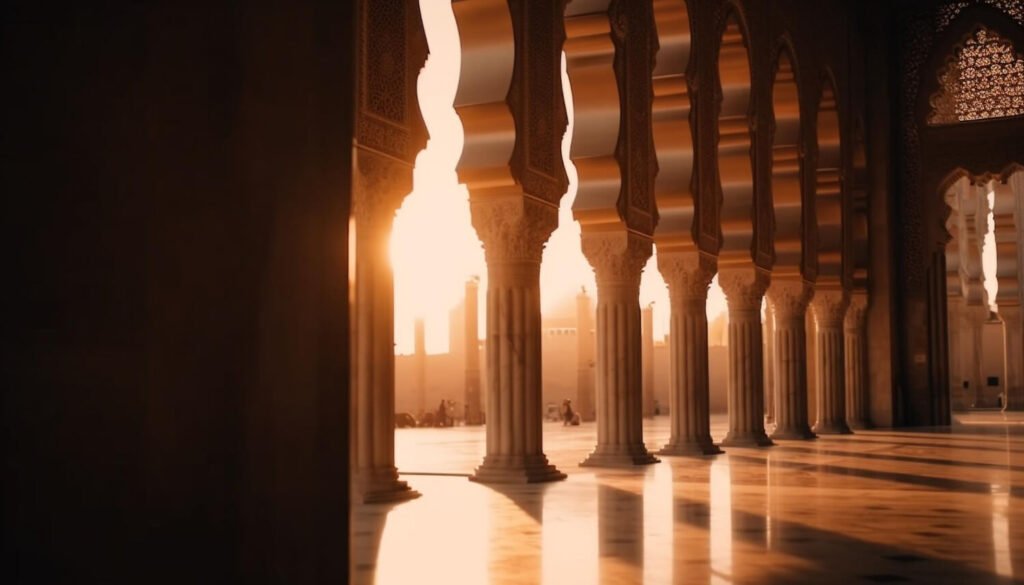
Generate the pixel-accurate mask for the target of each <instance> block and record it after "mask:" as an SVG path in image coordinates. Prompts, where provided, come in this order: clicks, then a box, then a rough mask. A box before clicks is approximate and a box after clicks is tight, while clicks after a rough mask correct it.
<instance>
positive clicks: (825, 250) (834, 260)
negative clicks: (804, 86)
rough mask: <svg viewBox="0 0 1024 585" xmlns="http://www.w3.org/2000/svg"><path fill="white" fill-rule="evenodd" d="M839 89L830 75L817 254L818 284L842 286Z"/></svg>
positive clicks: (820, 142) (821, 147)
mask: <svg viewBox="0 0 1024 585" xmlns="http://www.w3.org/2000/svg"><path fill="white" fill-rule="evenodd" d="M836 96H837V94H836V86H835V82H834V80H833V79H832V76H831V75H826V76H825V80H824V83H823V84H822V89H821V98H820V100H819V102H818V113H817V119H816V122H817V124H816V136H817V149H816V165H815V175H814V215H815V219H816V222H815V223H816V225H815V230H814V233H815V255H816V258H817V283H818V285H819V286H820V285H827V286H842V285H843V284H844V282H843V260H844V259H843V220H844V217H843V215H844V209H843V187H842V181H843V176H842V165H843V157H842V140H841V129H840V128H841V127H840V118H839V107H838V102H837V100H836Z"/></svg>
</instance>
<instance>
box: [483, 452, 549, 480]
mask: <svg viewBox="0 0 1024 585" xmlns="http://www.w3.org/2000/svg"><path fill="white" fill-rule="evenodd" d="M566 477H567V476H566V475H565V474H564V473H562V472H561V471H559V470H558V469H556V468H555V466H554V465H551V464H550V463H548V458H547V457H545V456H544V455H488V456H486V457H484V462H483V463H481V464H480V466H479V467H477V468H476V471H475V472H473V475H471V476H470V477H469V481H475V482H477V483H493V484H509V483H512V484H517V483H523V484H525V483H542V482H547V481H561V480H563V479H565V478H566Z"/></svg>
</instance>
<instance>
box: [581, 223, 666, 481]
mask: <svg viewBox="0 0 1024 585" xmlns="http://www.w3.org/2000/svg"><path fill="white" fill-rule="evenodd" d="M582 239H583V255H584V256H586V258H587V260H588V261H589V262H590V265H591V266H593V268H594V274H595V275H596V277H597V360H596V367H597V372H596V373H597V446H596V447H595V449H594V452H593V453H591V454H590V456H589V457H587V459H586V460H585V461H583V462H582V463H581V465H584V466H594V467H619V466H628V465H643V464H647V463H657V462H658V459H657V458H655V457H654V456H653V455H651V454H650V453H649V452H648V451H647V448H646V447H645V446H644V441H643V416H642V413H641V392H642V387H641V385H642V372H641V367H642V366H641V356H640V353H641V348H640V343H641V336H640V300H639V299H640V273H641V272H642V271H643V268H644V264H646V262H647V259H648V258H649V257H650V256H651V240H650V239H648V238H644V237H642V236H638V235H636V234H634V233H632V232H625V231H617V232H614V233H607V234H600V233H599V234H586V233H585V234H583V237H582Z"/></svg>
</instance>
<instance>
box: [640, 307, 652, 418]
mask: <svg viewBox="0 0 1024 585" xmlns="http://www.w3.org/2000/svg"><path fill="white" fill-rule="evenodd" d="M641 317H642V318H641V327H640V329H641V331H642V333H643V350H642V351H643V416H644V418H653V417H654V306H653V305H647V306H646V307H644V308H643V311H642V313H641Z"/></svg>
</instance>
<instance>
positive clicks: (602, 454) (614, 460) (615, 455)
mask: <svg viewBox="0 0 1024 585" xmlns="http://www.w3.org/2000/svg"><path fill="white" fill-rule="evenodd" d="M659 461H660V459H658V458H657V457H655V456H654V455H651V452H650V451H648V450H647V447H645V446H644V445H630V446H624V447H618V446H614V447H613V446H604V447H602V446H598V447H597V449H595V450H594V452H593V453H591V454H590V455H589V456H587V458H586V459H584V460H583V461H581V462H580V467H633V466H634V465H650V464H652V463H658V462H659Z"/></svg>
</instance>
